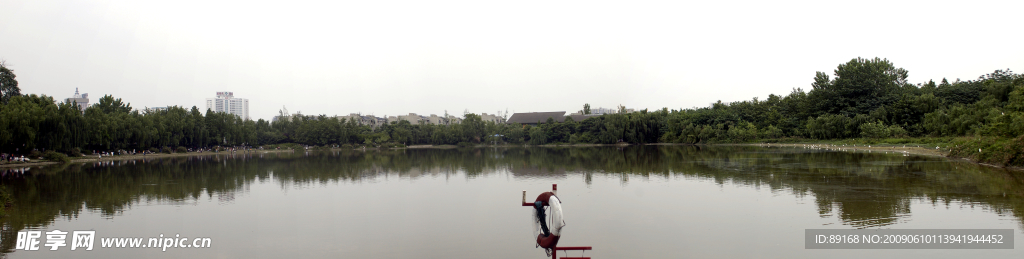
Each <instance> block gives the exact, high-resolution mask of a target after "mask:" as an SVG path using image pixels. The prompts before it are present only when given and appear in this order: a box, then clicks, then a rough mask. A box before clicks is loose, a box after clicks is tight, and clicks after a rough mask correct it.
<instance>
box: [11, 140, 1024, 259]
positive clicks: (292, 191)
mask: <svg viewBox="0 0 1024 259" xmlns="http://www.w3.org/2000/svg"><path fill="white" fill-rule="evenodd" d="M0 172H3V174H4V175H3V178H2V179H3V184H2V185H3V186H4V188H6V189H7V190H8V191H9V192H10V193H12V194H13V195H14V198H15V199H14V207H13V209H12V210H10V211H9V212H8V216H7V217H5V218H3V219H2V221H3V229H2V232H0V245H2V247H0V248H2V250H0V252H2V256H5V257H8V258H58V257H59V258H111V257H115V258H121V257H146V258H193V257H194V258H544V257H545V253H544V251H543V250H542V249H540V248H536V247H535V238H536V236H534V231H533V229H532V227H533V225H532V223H531V215H532V213H533V211H532V209H531V208H529V207H523V206H521V199H522V192H523V191H524V190H525V191H526V193H527V199H528V200H532V199H533V198H534V197H536V196H537V195H538V194H540V193H541V192H545V191H549V190H551V185H552V184H558V196H559V198H560V199H561V200H562V202H563V203H562V208H563V209H564V211H565V222H566V226H565V228H564V229H563V233H562V238H561V241H560V242H559V245H560V246H592V247H593V250H592V251H587V252H586V253H581V252H579V251H575V252H573V251H570V252H568V253H563V252H558V253H559V257H562V256H566V255H568V256H581V255H583V256H591V257H593V258H822V257H830V258H864V257H872V258H906V257H914V258H920V257H927V258H968V257H970V258H993V257H994V258H1010V257H1014V258H1020V257H1021V256H1024V252H1021V250H1020V249H1022V248H1024V246H1021V245H1022V241H1020V238H1019V237H1021V236H1020V234H1021V233H1024V224H1022V221H1021V218H1022V217H1024V174H1022V173H1020V172H1018V171H1010V170H1006V169H1001V168H994V167H988V166H982V165H978V164H974V163H970V162H966V161H960V160H950V159H946V158H941V157H927V156H917V155H907V154H902V153H896V152H888V153H886V152H846V151H835V150H825V149H806V148H794V147H756V146H628V147H564V148H476V149H400V150H371V151H320V152H301V151H297V152H294V153H269V154H259V153H257V154H235V155H217V156H202V157H177V158H162V159H149V160H134V161H112V162H103V163H94V164H68V165H53V166H46V167H38V168H29V170H27V171H24V170H23V169H11V168H0ZM805 229H1013V231H1014V233H1015V234H1016V236H1017V237H1018V238H1017V239H1015V240H1016V241H1015V243H1014V245H1015V247H1016V249H987V250H958V249H951V250H939V249H930V250H929V249H918V250H909V249H908V250H871V249H862V250H813V249H805V248H804V231H805ZM32 230H39V231H43V232H49V231H52V230H61V231H66V232H72V231H95V247H94V249H93V250H91V251H83V250H84V248H79V249H78V250H75V251H72V250H71V249H70V248H69V247H67V246H65V247H60V248H59V249H58V250H56V251H50V250H49V249H50V247H46V246H43V245H44V244H45V242H41V243H40V244H39V247H40V249H39V250H38V251H23V250H15V247H16V239H17V238H16V237H17V235H18V232H19V231H32ZM160 235H164V237H171V236H175V235H178V236H179V237H182V238H208V239H207V240H208V241H209V242H210V243H209V247H204V248H194V247H189V248H184V247H170V248H166V251H163V248H159V247H156V248H155V247H148V248H110V247H100V246H101V244H100V242H101V239H102V238H113V237H118V238H120V237H127V238H146V240H148V238H151V237H160ZM45 237H46V234H45V233H44V234H43V238H44V239H41V240H45ZM161 240H162V239H161ZM175 240H178V239H175ZM192 240H193V239H189V240H188V241H187V242H188V243H191V241H192ZM175 242H177V241H175ZM69 243H70V241H69ZM143 244H145V241H144V243H143ZM182 244H184V243H182Z"/></svg>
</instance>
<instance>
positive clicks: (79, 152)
mask: <svg viewBox="0 0 1024 259" xmlns="http://www.w3.org/2000/svg"><path fill="white" fill-rule="evenodd" d="M71 156H82V149H80V148H77V147H76V148H72V149H71Z"/></svg>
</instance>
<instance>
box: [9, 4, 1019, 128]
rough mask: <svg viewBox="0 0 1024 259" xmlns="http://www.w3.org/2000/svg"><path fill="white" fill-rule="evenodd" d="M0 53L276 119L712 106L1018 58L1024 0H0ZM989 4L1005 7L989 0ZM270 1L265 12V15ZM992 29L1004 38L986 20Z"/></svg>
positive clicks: (51, 87)
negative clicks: (836, 76)
mask: <svg viewBox="0 0 1024 259" xmlns="http://www.w3.org/2000/svg"><path fill="white" fill-rule="evenodd" d="M3 6H4V8H0V39H3V40H2V41H0V59H2V60H5V61H6V62H7V67H8V68H10V69H12V70H14V73H15V74H17V80H18V81H19V87H20V88H21V89H22V92H23V93H26V94H45V95H49V96H53V97H54V98H55V99H57V100H63V99H64V98H67V97H68V95H69V94H70V93H71V92H72V91H73V90H74V88H76V87H77V88H79V89H80V90H81V91H83V92H88V93H90V95H91V97H92V99H94V100H95V99H98V98H99V97H102V96H104V95H113V96H114V97H116V98H121V99H122V100H124V101H126V102H129V103H131V104H132V106H133V107H136V108H139V109H141V108H144V107H165V106H168V105H178V106H182V107H186V108H191V107H192V106H196V107H197V108H200V109H203V108H204V106H205V103H204V101H205V99H206V98H209V97H210V93H211V92H216V91H228V92H234V93H236V94H237V95H238V96H245V97H246V98H248V99H249V100H250V101H251V102H252V106H251V107H250V117H251V118H253V119H265V120H270V119H271V118H272V117H273V116H275V115H277V111H278V110H279V109H280V107H282V106H288V107H289V109H291V110H293V111H302V112H303V113H304V114H309V115H319V114H325V115H329V116H333V115H346V114H350V113H363V114H373V115H376V116H392V115H399V114H408V113H410V112H413V113H417V114H438V115H441V114H444V112H445V110H447V111H448V112H449V114H456V115H461V114H462V113H463V112H464V111H466V110H468V111H470V112H473V113H495V112H497V111H505V110H508V111H509V112H547V111H566V112H567V113H572V112H576V111H578V110H580V109H582V107H583V104H585V103H589V104H590V105H591V107H595V108H597V107H605V108H614V107H616V106H618V105H624V106H627V107H630V108H634V109H636V110H642V109H645V108H647V109H661V108H662V107H667V108H669V109H680V108H691V107H706V106H707V105H708V104H709V103H714V102H716V101H719V100H721V101H722V102H726V103H728V102H733V101H743V100H750V99H752V98H753V97H758V98H759V99H761V100H764V99H766V98H767V97H768V95H769V94H776V95H786V94H789V93H790V92H791V91H792V90H793V89H794V88H802V89H804V90H809V89H810V88H811V83H812V82H813V78H814V74H815V72H816V71H823V72H826V73H828V74H832V71H833V70H834V69H835V68H836V66H837V65H839V64H841V63H845V62H847V61H849V60H851V59H853V58H857V57H864V58H874V57H880V58H886V59H888V60H890V61H891V62H892V63H893V64H894V65H895V66H897V67H901V68H905V69H907V70H908V71H909V72H910V73H909V79H908V80H909V82H911V83H915V84H916V83H922V82H927V81H928V80H935V81H940V80H942V78H944V77H945V78H947V79H948V80H949V81H955V80H956V79H957V78H959V79H962V80H970V79H976V78H977V77H978V76H981V75H984V74H987V73H991V72H992V71H994V70H996V69H1007V68H1009V69H1017V70H1020V69H1024V59H1021V58H1020V57H1024V48H1020V47H1019V46H1018V45H1019V44H1018V42H1020V39H1021V38H1022V37H1024V36H1018V34H1014V33H1007V30H1012V28H1013V25H1014V24H1019V23H1020V22H1019V21H1018V19H1017V17H1018V16H1019V15H1017V14H1016V10H1021V9H1024V2H1022V1H969V2H968V1H959V2H931V1H930V2H919V1H861V2H858V3H857V4H855V5H851V4H849V3H846V2H810V3H809V2H803V1H775V2H763V1H740V2H706V1H704V2H686V1H665V2H632V1H629V2H612V3H609V2H592V1H559V2H550V1H524V2H517V3H516V4H504V3H498V2H463V1H448V0H440V1H430V2H419V1H387V0H385V1H371V2H322V1H305V0H296V1H290V2H287V3H281V2H260V1H234V0H208V1H198V0H182V1H174V2H159V1H156V2H154V1H100V0H73V1H31V0H10V1H5V2H4V4H3ZM993 7H998V8H993ZM267 17H274V18H273V19H268V18H267ZM991 35H998V37H990V36H991Z"/></svg>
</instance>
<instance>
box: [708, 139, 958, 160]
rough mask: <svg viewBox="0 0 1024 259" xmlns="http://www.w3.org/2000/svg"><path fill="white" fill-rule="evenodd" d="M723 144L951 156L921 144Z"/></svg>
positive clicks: (947, 151)
mask: <svg viewBox="0 0 1024 259" xmlns="http://www.w3.org/2000/svg"><path fill="white" fill-rule="evenodd" d="M713 145H723V146H730V145H734V146H759V147H797V148H811V149H828V150H837V151H877V152H898V153H904V154H910V155H923V156H939V157H945V158H950V159H954V158H952V157H949V150H947V149H943V148H939V149H932V148H925V147H918V146H920V145H914V146H913V147H911V146H909V145H834V144H810V143H760V144H713Z"/></svg>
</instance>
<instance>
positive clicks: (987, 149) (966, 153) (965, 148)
mask: <svg viewBox="0 0 1024 259" xmlns="http://www.w3.org/2000/svg"><path fill="white" fill-rule="evenodd" d="M949 157H956V158H964V159H969V160H971V161H975V162H979V163H986V164H992V165H999V166H1010V167H1024V136H1020V137H1017V138H1002V137H970V138H961V139H957V140H956V141H954V142H953V148H952V149H951V150H950V152H949Z"/></svg>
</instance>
